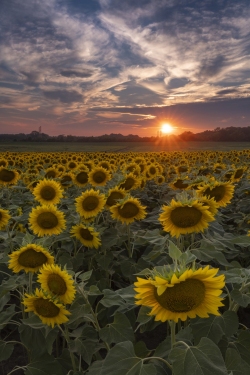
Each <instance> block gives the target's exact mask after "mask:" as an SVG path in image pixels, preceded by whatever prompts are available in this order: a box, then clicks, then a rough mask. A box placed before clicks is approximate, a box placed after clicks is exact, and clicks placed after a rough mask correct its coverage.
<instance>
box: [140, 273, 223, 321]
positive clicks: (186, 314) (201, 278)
mask: <svg viewBox="0 0 250 375" xmlns="http://www.w3.org/2000/svg"><path fill="white" fill-rule="evenodd" d="M218 270H219V269H209V266H206V267H205V268H199V269H197V270H192V269H189V270H185V271H184V272H183V273H177V272H176V273H173V274H170V275H164V276H163V275H159V274H158V275H155V276H153V277H149V278H148V279H147V280H145V279H142V278H140V277H137V281H136V282H135V283H134V285H135V291H136V293H137V294H136V295H135V298H136V300H137V301H136V302H135V303H136V305H143V306H148V307H151V308H152V310H151V311H150V313H149V315H151V316H155V320H156V321H161V322H165V321H166V320H173V321H175V322H176V323H177V322H178V320H179V319H181V320H182V321H185V320H187V319H188V318H195V317H196V316H197V315H198V316H199V317H200V318H209V315H208V314H213V315H217V316H218V315H220V313H219V311H218V309H219V307H221V306H223V304H222V303H221V301H222V298H221V297H220V295H221V293H222V290H221V289H222V288H223V287H224V286H225V281H224V279H225V276H224V275H220V276H215V275H216V274H217V272H218Z"/></svg>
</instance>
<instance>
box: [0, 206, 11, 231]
mask: <svg viewBox="0 0 250 375" xmlns="http://www.w3.org/2000/svg"><path fill="white" fill-rule="evenodd" d="M10 218H11V216H10V215H9V211H8V210H3V209H2V208H0V230H1V229H4V228H5V226H6V225H7V224H8V221H9V220H10Z"/></svg>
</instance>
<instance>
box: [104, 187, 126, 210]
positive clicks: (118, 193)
mask: <svg viewBox="0 0 250 375" xmlns="http://www.w3.org/2000/svg"><path fill="white" fill-rule="evenodd" d="M125 196H126V192H125V190H124V189H120V188H119V187H114V188H113V189H110V190H109V191H108V197H107V201H106V206H107V207H111V206H114V205H115V204H116V203H117V201H118V200H119V199H123V198H125Z"/></svg>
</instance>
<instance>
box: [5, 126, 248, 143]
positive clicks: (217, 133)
mask: <svg viewBox="0 0 250 375" xmlns="http://www.w3.org/2000/svg"><path fill="white" fill-rule="evenodd" d="M165 139H169V140H173V141H174V140H175V141H178V140H179V141H199V142H250V126H248V127H244V128H240V127H234V126H231V127H228V128H215V129H214V130H205V131H204V132H201V133H192V132H188V131H187V132H184V133H182V134H179V135H173V134H172V135H166V136H161V137H158V136H157V137H139V136H138V135H133V134H129V135H122V134H113V133H112V134H104V135H100V136H96V137H94V136H89V137H87V136H76V135H64V134H60V135H58V136H50V135H48V134H44V133H39V132H37V131H32V132H31V133H30V134H24V133H19V134H0V142H3V141H4V142H156V141H159V140H162V141H164V140H165Z"/></svg>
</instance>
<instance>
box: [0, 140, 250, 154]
mask: <svg viewBox="0 0 250 375" xmlns="http://www.w3.org/2000/svg"><path fill="white" fill-rule="evenodd" d="M243 149H250V142H178V143H177V142H165V143H162V142H159V143H152V142H88V143H81V142H79V143H78V142H68V143H66V142H10V143H0V152H4V151H10V152H63V151H67V152H79V151H81V152H104V151H106V152H129V151H131V152H160V151H201V150H211V151H230V150H243Z"/></svg>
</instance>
